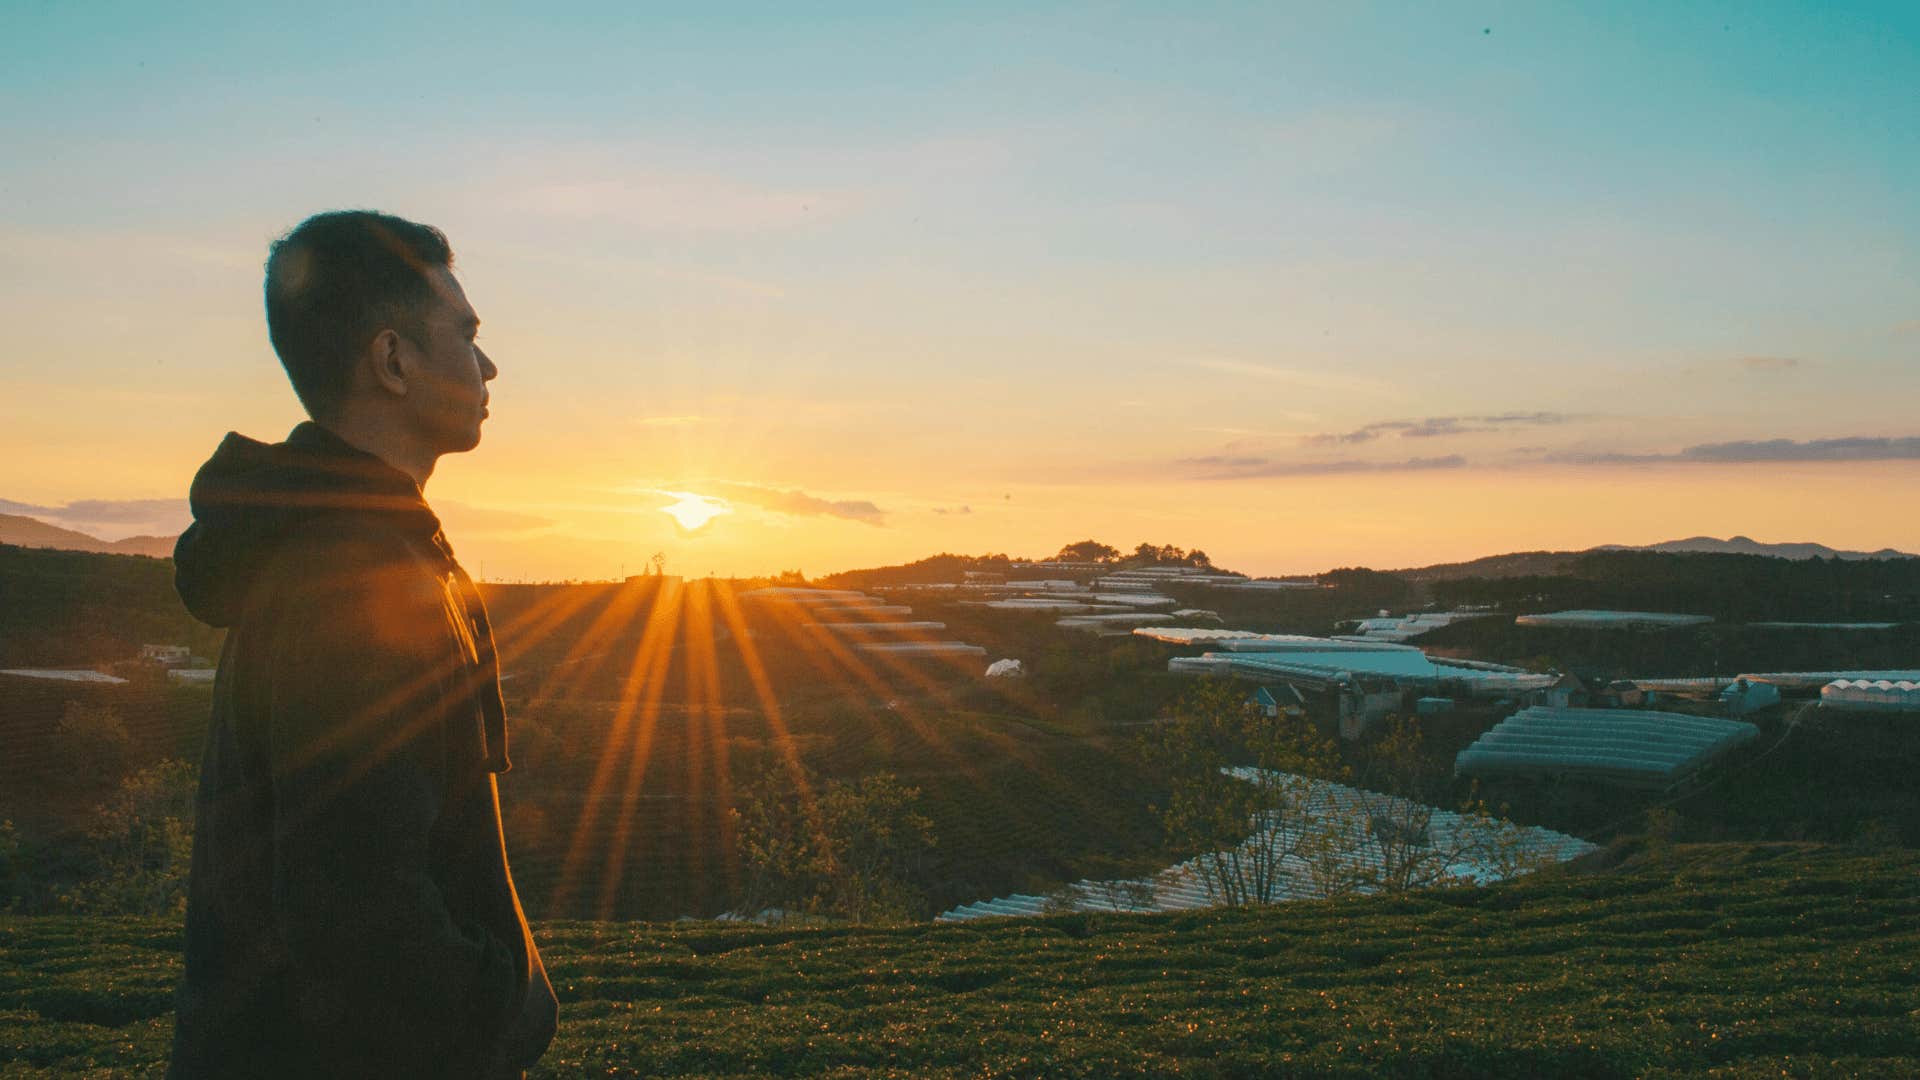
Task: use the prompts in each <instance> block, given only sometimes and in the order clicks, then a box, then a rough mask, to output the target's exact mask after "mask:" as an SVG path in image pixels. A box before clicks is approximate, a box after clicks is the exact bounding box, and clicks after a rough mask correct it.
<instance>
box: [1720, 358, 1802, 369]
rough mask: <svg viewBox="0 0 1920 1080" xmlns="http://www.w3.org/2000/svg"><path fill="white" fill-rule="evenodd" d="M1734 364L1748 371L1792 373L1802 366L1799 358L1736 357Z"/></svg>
mask: <svg viewBox="0 0 1920 1080" xmlns="http://www.w3.org/2000/svg"><path fill="white" fill-rule="evenodd" d="M1733 362H1734V363H1736V364H1738V365H1740V366H1741V367H1743V368H1746V369H1747V370H1748V371H1792V370H1793V369H1794V368H1797V367H1799V366H1800V358H1799V357H1797V356H1736V357H1734V358H1733Z"/></svg>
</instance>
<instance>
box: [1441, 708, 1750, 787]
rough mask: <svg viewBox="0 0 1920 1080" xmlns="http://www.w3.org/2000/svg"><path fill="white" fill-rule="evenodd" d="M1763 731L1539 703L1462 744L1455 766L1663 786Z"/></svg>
mask: <svg viewBox="0 0 1920 1080" xmlns="http://www.w3.org/2000/svg"><path fill="white" fill-rule="evenodd" d="M1759 734H1760V729H1759V728H1757V727H1755V726H1754V725H1752V724H1748V723H1744V722H1742V721H1738V720H1721V719H1717V718H1715V717H1710V716H1687V715H1684V714H1681V713H1667V712H1647V711H1640V710H1632V709H1559V708H1551V707H1548V706H1541V705H1536V706H1533V707H1530V708H1526V709H1522V710H1520V711H1519V712H1517V713H1514V714H1513V715H1512V716H1509V717H1508V718H1506V719H1505V720H1502V721H1500V723H1498V724H1496V725H1494V727H1493V730H1491V731H1489V732H1487V733H1486V734H1485V735H1482V736H1480V738H1479V739H1477V740H1475V741H1474V743H1473V745H1471V746H1469V747H1467V748H1466V749H1465V750H1462V751H1460V753H1458V754H1457V755H1455V756H1454V759H1453V771H1454V773H1455V774H1456V775H1459V776H1476V777H1482V778H1488V779H1492V778H1502V777H1525V778H1536V779H1537V778H1541V777H1548V776H1571V777H1580V778H1583V779H1590V780H1599V781H1603V782H1606V783H1613V784H1620V785H1625V786H1633V787H1656V788H1664V787H1669V786H1672V785H1673V784H1676V783H1679V782H1680V781H1681V780H1684V779H1686V778H1687V777H1688V776H1691V775H1692V774H1693V773H1695V772H1698V771H1699V770H1700V768H1701V767H1702V766H1704V765H1706V764H1707V762H1709V761H1711V760H1713V759H1714V758H1716V757H1718V756H1720V755H1721V754H1724V753H1726V752H1727V751H1729V750H1732V749H1733V748H1734V747H1737V746H1740V745H1742V744H1744V743H1748V742H1751V741H1753V740H1754V739H1755V738H1756V737H1757V736H1758V735H1759Z"/></svg>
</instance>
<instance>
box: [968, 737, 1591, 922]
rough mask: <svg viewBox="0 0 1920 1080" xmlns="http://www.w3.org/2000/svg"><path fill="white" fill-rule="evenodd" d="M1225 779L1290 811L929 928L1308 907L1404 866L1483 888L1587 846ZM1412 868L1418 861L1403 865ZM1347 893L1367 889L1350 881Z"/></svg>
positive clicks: (1550, 834)
mask: <svg viewBox="0 0 1920 1080" xmlns="http://www.w3.org/2000/svg"><path fill="white" fill-rule="evenodd" d="M1229 771H1230V772H1232V773H1233V774H1234V775H1236V776H1238V777H1240V778H1241V779H1247V780H1251V779H1255V778H1256V777H1258V778H1263V779H1265V780H1266V781H1267V782H1270V783H1278V784H1280V785H1282V786H1283V789H1290V790H1288V795H1287V802H1288V803H1289V804H1290V805H1291V807H1292V808H1293V809H1292V810H1290V812H1288V813H1287V814H1286V817H1285V820H1284V821H1268V822H1265V823H1262V822H1259V821H1254V822H1250V823H1249V825H1250V829H1251V832H1252V835H1251V836H1249V837H1248V838H1247V839H1246V840H1245V841H1243V842H1242V843H1241V844H1240V845H1239V846H1238V847H1237V848H1234V849H1229V850H1227V851H1217V852H1209V853H1207V854H1204V855H1200V856H1198V857H1196V858H1192V859H1189V860H1187V861H1186V862H1183V863H1178V864H1176V865H1174V866H1171V867H1168V868H1167V869H1165V870H1163V871H1161V872H1160V873H1158V874H1155V875H1153V876H1152V877H1145V878H1135V879H1130V880H1120V881H1086V880H1082V881H1078V882H1075V883H1074V884H1073V885H1070V886H1068V887H1067V888H1066V889H1064V890H1062V891H1061V892H1059V893H1056V894H1055V895H1053V896H1033V895H1026V894H1015V895H1013V896H1007V897H1001V898H998V899H993V900H981V901H978V902H976V903H972V904H961V905H960V906H958V907H955V908H952V909H951V910H948V911H945V912H942V913H941V914H940V915H939V916H938V917H937V921H939V922H962V921H965V920H968V919H981V918H992V917H995V916H1001V917H1007V916H1013V917H1022V916H1035V915H1046V914H1053V913H1056V912H1060V911H1099V912H1149V911H1185V910H1190V909H1194V908H1207V907H1217V906H1220V905H1221V904H1225V903H1228V902H1230V901H1232V900H1234V899H1236V898H1249V899H1257V900H1259V901H1261V902H1266V903H1278V902H1283V901H1287V900H1308V899H1316V898H1320V897H1324V896H1327V895H1329V894H1330V893H1331V892H1334V891H1336V890H1335V889H1334V888H1330V887H1329V885H1328V883H1329V882H1336V881H1337V882H1355V881H1358V882H1362V883H1364V882H1367V881H1369V880H1379V879H1381V878H1394V877H1396V876H1405V875H1406V873H1407V871H1408V870H1409V869H1412V870H1413V872H1414V875H1415V876H1417V877H1418V878H1419V879H1420V880H1423V881H1425V880H1432V881H1433V882H1434V883H1442V882H1477V883H1482V884H1484V883H1489V882H1494V881H1500V880H1503V879H1505V878H1508V877H1513V876H1517V875H1518V874H1520V873H1525V872H1526V871H1527V870H1529V869H1532V868H1535V867H1539V866H1546V865H1551V864H1553V863H1557V862H1564V861H1566V860H1568V859H1572V858H1576V857H1578V856H1580V855H1584V854H1586V853H1587V852H1590V851H1593V850H1595V847H1594V845H1593V844H1591V843H1588V842H1587V841H1585V840H1581V839H1579V838H1578V837H1573V836H1568V835H1567V834H1565V833H1558V832H1554V831H1552V830H1550V829H1541V828H1534V827H1529V826H1520V825H1514V824H1511V823H1509V822H1503V821H1488V820H1484V819H1473V818H1468V817H1466V816H1463V815H1461V814H1458V813H1455V812H1453V811H1450V810H1441V809H1438V808H1435V807H1430V806H1421V805H1419V804H1417V803H1411V802H1408V801H1407V800H1405V799H1399V798H1396V797H1394V796H1391V795H1383V794H1380V793H1378V792H1372V791H1366V790H1363V789H1360V788H1354V787H1348V786H1347V785H1345V784H1336V783H1333V782H1332V781H1328V780H1318V779H1313V778H1309V777H1304V776H1294V775H1291V774H1284V773H1265V774H1261V773H1258V772H1257V770H1253V769H1233V770H1229ZM1401 824H1405V825H1412V826H1414V827H1417V828H1418V829H1419V831H1420V833H1421V838H1420V841H1421V842H1416V843H1414V844H1405V843H1394V844H1389V843H1386V842H1383V839H1382V838H1383V836H1388V835H1391V833H1392V832H1393V831H1395V830H1394V829H1392V828H1390V827H1389V826H1393V825H1401ZM1309 837H1312V838H1313V839H1309ZM1328 838H1331V842H1328ZM1315 840H1319V842H1318V843H1316V842H1315ZM1309 853H1310V854H1309ZM1412 860H1427V863H1426V865H1421V866H1418V867H1411V866H1410V865H1409V863H1410V861H1412ZM1355 891H1357V892H1362V893H1365V892H1371V891H1374V890H1373V887H1371V886H1369V885H1366V884H1360V885H1358V886H1357V887H1356V888H1355Z"/></svg>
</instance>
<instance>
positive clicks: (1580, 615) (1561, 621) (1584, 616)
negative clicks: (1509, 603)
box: [1513, 609, 1713, 630]
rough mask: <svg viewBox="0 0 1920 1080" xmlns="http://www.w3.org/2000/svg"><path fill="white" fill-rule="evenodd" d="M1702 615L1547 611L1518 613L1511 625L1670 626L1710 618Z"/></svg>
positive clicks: (1667, 628) (1707, 620) (1709, 620)
mask: <svg viewBox="0 0 1920 1080" xmlns="http://www.w3.org/2000/svg"><path fill="white" fill-rule="evenodd" d="M1712 621H1713V619H1712V618H1711V617H1709V616H1706V615H1676V614H1673V613H1671V612H1665V611H1590V610H1585V609H1582V610H1577V611H1551V612H1546V613H1544V614H1540V615H1518V616H1515V617H1514V620H1513V623H1514V625H1515V626H1557V627H1567V628H1572V629H1580V630H1672V629H1677V628H1679V627H1683V626H1701V625H1704V624H1706V623H1710V622H1712Z"/></svg>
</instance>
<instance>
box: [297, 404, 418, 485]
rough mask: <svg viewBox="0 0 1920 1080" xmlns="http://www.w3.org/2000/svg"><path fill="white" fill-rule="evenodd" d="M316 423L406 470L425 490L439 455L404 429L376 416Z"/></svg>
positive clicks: (395, 466)
mask: <svg viewBox="0 0 1920 1080" xmlns="http://www.w3.org/2000/svg"><path fill="white" fill-rule="evenodd" d="M315 423H318V424H319V425H320V426H321V427H323V428H326V429H327V430H328V431H331V432H333V433H334V434H335V435H338V436H339V437H340V439H341V441H343V442H345V443H346V444H347V445H348V446H351V447H353V448H354V449H356V450H364V451H366V452H367V453H369V454H372V455H373V456H374V457H377V458H379V459H380V460H381V461H384V462H386V463H387V464H388V465H391V466H393V467H394V468H395V469H398V470H400V471H401V472H403V473H406V474H407V476H409V477H411V478H412V479H413V483H414V486H415V487H417V488H419V489H421V490H422V491H425V490H426V487H427V480H428V478H430V477H432V476H433V467H434V465H435V464H437V463H438V462H439V460H440V455H439V454H435V453H432V452H430V451H426V450H423V449H421V448H420V446H419V445H418V443H417V442H416V441H415V440H414V439H412V438H410V437H408V434H407V433H406V432H405V431H402V430H400V429H398V428H396V427H395V426H393V425H392V424H388V423H383V422H382V421H381V420H379V419H378V418H373V417H364V416H351V415H349V416H341V417H336V418H334V419H331V420H316V421H315Z"/></svg>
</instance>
